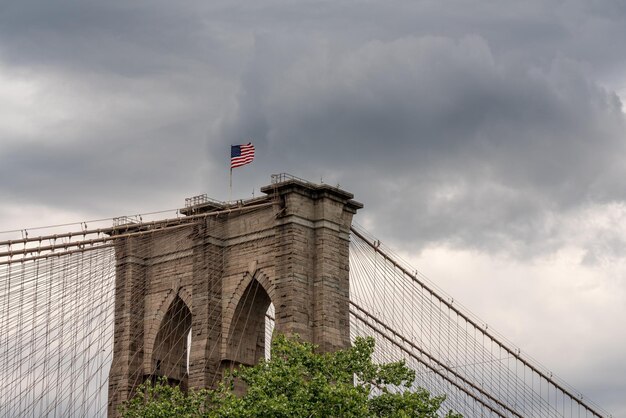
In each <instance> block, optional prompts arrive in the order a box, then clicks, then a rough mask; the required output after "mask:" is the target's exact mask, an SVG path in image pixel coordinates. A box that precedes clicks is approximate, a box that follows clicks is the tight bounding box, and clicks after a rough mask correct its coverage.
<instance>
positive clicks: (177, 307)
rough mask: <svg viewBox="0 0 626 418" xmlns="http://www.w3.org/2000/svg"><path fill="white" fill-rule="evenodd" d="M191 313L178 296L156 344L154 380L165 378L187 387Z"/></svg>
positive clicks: (164, 319)
mask: <svg viewBox="0 0 626 418" xmlns="http://www.w3.org/2000/svg"><path fill="white" fill-rule="evenodd" d="M190 330H191V311H190V309H189V307H188V306H187V305H186V304H185V302H184V301H183V300H182V299H181V298H180V296H178V295H177V296H176V297H175V298H174V300H173V301H172V303H171V304H170V307H169V308H168V310H167V312H166V314H165V316H164V317H163V321H162V322H161V326H160V328H159V332H158V333H157V336H156V340H155V342H154V351H153V354H152V376H151V377H152V378H156V377H161V376H165V377H167V378H168V381H169V382H170V383H171V384H180V385H181V386H182V387H183V388H186V387H187V374H188V373H187V350H188V346H187V345H188V336H189V331H190Z"/></svg>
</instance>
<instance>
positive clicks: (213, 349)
mask: <svg viewBox="0 0 626 418" xmlns="http://www.w3.org/2000/svg"><path fill="white" fill-rule="evenodd" d="M261 191H262V192H263V193H264V194H265V196H263V197H261V198H256V199H251V200H248V201H242V202H238V204H236V205H232V204H230V205H229V204H225V203H218V202H209V201H208V200H207V201H204V202H199V203H198V204H195V205H191V206H189V207H186V208H185V209H184V210H182V211H181V212H183V213H184V214H185V215H186V216H185V217H183V218H181V220H180V223H179V224H178V225H176V226H174V227H168V228H162V229H157V228H153V230H152V231H151V230H150V227H147V226H144V225H137V226H135V227H130V229H133V228H134V229H136V230H137V232H145V233H143V234H134V235H133V236H132V237H129V238H125V239H120V240H119V241H120V243H119V244H117V246H116V248H115V251H116V260H117V264H116V287H115V328H114V349H113V363H112V366H111V371H110V374H109V407H108V408H109V416H116V415H117V412H116V411H117V408H118V406H119V405H120V404H121V403H122V402H123V401H125V400H126V399H128V398H129V397H130V396H132V394H133V391H134V389H135V387H136V386H137V385H138V384H140V383H141V382H143V381H144V380H146V379H154V378H156V377H158V376H167V377H168V379H169V380H170V381H171V382H172V383H177V384H181V385H182V386H183V387H210V386H212V385H214V384H215V383H216V382H217V381H218V380H219V379H220V378H221V372H222V371H223V370H224V368H230V367H233V366H234V365H237V364H254V363H256V362H257V361H258V360H259V359H260V358H262V357H263V356H264V350H265V325H266V324H265V321H266V312H267V310H268V307H269V306H270V303H273V305H274V308H275V330H277V331H278V332H282V333H286V334H292V333H298V334H299V335H300V336H301V338H302V339H304V340H306V341H310V342H313V343H315V344H318V345H319V346H320V349H321V350H324V351H330V350H336V349H340V348H343V347H346V346H348V345H349V344H350V332H349V331H350V329H349V328H350V322H349V283H348V251H349V233H350V225H351V222H352V216H353V215H354V214H355V213H356V211H357V209H360V208H361V207H362V205H361V204H360V203H358V202H356V201H354V200H352V198H353V195H352V194H350V193H348V192H346V191H343V190H340V189H339V188H335V187H331V186H329V185H325V184H321V185H318V184H312V183H309V182H306V181H303V180H300V179H296V178H292V177H287V176H283V175H281V176H273V178H272V184H271V185H269V186H265V187H263V188H262V189H261ZM190 331H191V337H189V334H190ZM189 341H190V344H189ZM188 345H189V346H188Z"/></svg>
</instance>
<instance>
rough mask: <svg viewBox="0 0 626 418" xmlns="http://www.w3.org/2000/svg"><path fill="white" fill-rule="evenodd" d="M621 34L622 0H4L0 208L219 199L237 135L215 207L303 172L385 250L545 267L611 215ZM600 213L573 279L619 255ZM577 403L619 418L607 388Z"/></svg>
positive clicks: (624, 22) (616, 174) (620, 124)
mask: <svg viewBox="0 0 626 418" xmlns="http://www.w3.org/2000/svg"><path fill="white" fill-rule="evenodd" d="M624 39H626V3H624V2H623V1H622V0H605V1H595V2H585V1H581V0H564V1H559V2H551V1H545V0H543V1H539V0H536V1H535V0H529V1H512V0H511V1H507V0H505V1H498V2H489V1H466V0H451V1H446V2H441V1H440V0H423V1H384V2H383V1H379V2H360V1H328V2H312V1H301V2H285V1H264V2H262V3H259V2H252V1H250V2H245V1H232V0H228V1H211V2H205V1H195V2H194V1H192V2H170V1H156V2H155V1H138V2H116V1H107V2H103V1H69V0H59V1H54V2H50V1H45V0H41V1H30V0H24V1H14V2H4V3H3V4H2V5H0V93H2V92H3V91H5V90H3V87H5V86H3V83H7V84H8V85H9V87H12V88H14V87H15V86H14V85H13V83H14V79H16V77H17V78H18V79H20V80H22V81H25V87H24V88H25V89H26V90H27V91H26V93H24V97H26V99H24V100H23V101H19V100H18V101H19V103H17V104H15V103H13V102H12V100H14V98H12V97H10V95H8V94H7V95H5V96H3V97H0V109H4V108H8V112H6V113H0V201H2V202H3V204H5V205H11V204H12V205H22V204H24V205H33V206H35V207H37V205H46V206H49V207H53V208H56V209H59V210H61V211H62V210H65V209H75V208H77V207H78V208H86V209H85V212H86V213H92V214H94V216H97V217H103V216H117V215H120V214H123V213H133V212H136V211H146V210H148V211H149V210H154V209H164V208H170V207H173V206H177V205H180V204H181V203H182V198H183V197H186V196H189V195H191V194H196V193H202V192H204V191H207V192H209V194H210V195H211V196H212V197H215V198H218V199H219V198H222V199H224V198H226V196H227V195H228V192H227V184H228V180H227V176H228V174H227V173H228V168H227V167H228V159H227V158H228V157H227V156H228V146H229V144H232V143H242V142H244V141H247V140H248V139H250V138H251V139H252V140H253V141H254V143H255V144H256V145H257V159H256V160H255V162H254V164H253V165H252V166H246V167H244V168H241V169H238V170H237V171H236V173H235V196H237V195H242V194H243V193H242V191H243V190H252V189H253V187H258V186H259V185H261V184H264V183H265V182H267V181H268V180H269V174H270V173H273V172H277V171H287V172H291V173H293V174H295V175H299V176H301V177H307V178H309V179H311V180H315V181H317V180H318V179H320V177H321V178H323V180H324V181H326V182H332V183H333V184H336V183H340V184H341V186H343V187H345V188H346V189H348V190H351V191H353V192H354V193H355V195H356V197H357V199H359V200H361V201H363V202H364V203H365V204H366V210H364V211H362V212H361V215H360V217H359V219H361V220H363V219H365V220H366V221H367V222H368V224H369V225H370V226H371V228H372V229H374V231H373V232H375V233H376V234H377V235H379V236H380V237H381V238H383V239H384V240H388V241H390V242H395V244H397V243H398V242H401V243H402V244H403V248H405V249H418V250H419V249H422V248H425V247H428V246H429V245H435V246H436V245H438V244H450V245H453V246H456V247H457V248H461V249H467V248H478V249H480V250H486V251H488V252H489V253H493V252H496V251H500V252H504V253H506V254H509V255H513V256H517V257H519V258H518V259H522V257H526V256H528V255H535V254H550V252H551V251H553V250H554V251H556V250H558V249H559V248H562V247H563V246H564V245H565V243H566V242H567V241H568V239H569V238H570V236H572V235H575V233H576V231H577V228H578V227H579V225H576V224H575V223H576V220H577V219H578V218H577V217H576V216H583V215H584V214H585V213H586V212H585V211H586V210H593V208H594V207H596V206H600V205H607V204H608V205H614V206H615V207H616V208H618V209H619V208H622V209H623V206H624V205H625V204H626V202H625V200H626V190H625V186H624V181H623V179H624V178H625V174H626V173H624V167H626V164H625V163H626V161H624V160H625V157H624V156H626V153H625V151H626V150H625V149H624V147H625V145H626V143H625V141H626V138H625V134H624V133H625V127H624V124H625V122H624V115H623V113H622V112H621V110H620V107H621V103H620V101H619V99H618V98H617V96H616V95H615V93H614V92H613V90H615V89H618V88H623V87H624V86H625V85H626V78H625V76H624V74H626V53H625V52H624V47H623V42H624ZM31 82H32V85H31ZM18 87H19V86H18ZM14 90H15V88H14ZM17 90H19V89H17ZM12 94H18V95H19V92H18V93H15V92H13V93H12ZM57 113H58V114H57ZM11 114H20V115H23V116H24V117H23V118H20V121H21V122H20V121H15V120H10V121H6V126H3V125H2V121H3V117H5V118H6V117H7V116H6V115H11ZM48 114H50V117H49V118H47V119H46V118H44V119H45V120H44V121H43V122H42V121H41V120H39V119H38V118H39V116H41V115H48ZM59 115H60V116H59ZM22 119H23V120H22ZM23 121H27V122H23ZM28 121H30V123H28ZM18 122H19V123H18ZM20 123H22V124H24V126H21V125H20ZM8 213H14V211H8ZM581 213H582V215H581ZM617 213H618V214H617V215H615V218H614V219H613V218H611V219H609V220H608V221H607V222H606V225H605V226H604V227H603V228H600V229H598V230H596V231H595V233H594V234H589V235H588V236H586V237H585V239H583V240H582V242H583V243H584V245H585V250H586V251H587V253H586V257H585V258H584V262H585V263H588V264H591V265H593V264H598V263H602V262H603V260H605V259H606V258H607V257H609V258H612V259H620V257H623V256H624V251H626V243H625V242H624V240H623V238H622V237H623V234H620V233H619V232H620V231H619V229H617V228H615V225H619V224H621V223H623V222H622V219H623V214H622V212H620V210H617ZM564 220H565V221H564ZM33 222H36V223H40V220H33ZM26 226H29V225H15V227H16V228H19V227H26ZM616 280H617V279H616ZM619 288H620V289H621V288H623V286H622V285H620V287H619ZM528 315H529V316H531V315H534V313H532V312H528ZM535 319H536V318H535ZM536 320H538V321H539V320H540V319H536ZM598 332H599V331H598ZM614 334H615V333H614V330H610V331H607V332H606V333H604V334H603V335H614ZM589 340H592V338H590V339H589ZM585 343H588V344H589V347H591V345H592V344H593V343H592V342H585ZM593 348H594V349H595V352H599V350H603V349H604V348H598V346H597V345H596V346H594V347H593ZM619 361H620V353H617V354H611V355H610V356H608V357H607V359H606V360H603V361H600V360H599V361H597V362H595V363H593V365H594V366H598V365H599V366H600V367H599V370H602V371H604V370H615V368H614V367H612V366H613V363H615V362H619ZM603 364H609V365H611V367H609V366H606V367H605V366H603ZM607 373H609V372H607ZM591 374H593V373H591ZM617 375H619V374H617ZM598 376H600V374H598ZM600 378H603V376H601V377H599V378H598V377H593V378H592V377H589V379H587V380H585V382H590V383H589V384H596V383H597V380H598V379H600ZM613 383H615V385H613V386H614V387H615V388H616V389H615V390H611V389H610V388H608V386H611V385H612V384H613ZM599 386H600V387H601V388H602V391H604V394H602V395H603V397H604V398H605V399H609V400H610V401H607V404H608V402H615V404H616V405H618V406H616V407H615V409H619V408H620V406H619V405H622V406H621V408H622V410H623V408H624V407H623V401H622V400H621V398H622V392H623V391H620V387H621V386H623V384H621V386H620V384H619V382H613V381H610V382H609V383H608V384H607V383H606V382H603V383H602V384H599ZM607 388H608V389H607ZM581 389H583V390H584V389H585V388H584V387H581Z"/></svg>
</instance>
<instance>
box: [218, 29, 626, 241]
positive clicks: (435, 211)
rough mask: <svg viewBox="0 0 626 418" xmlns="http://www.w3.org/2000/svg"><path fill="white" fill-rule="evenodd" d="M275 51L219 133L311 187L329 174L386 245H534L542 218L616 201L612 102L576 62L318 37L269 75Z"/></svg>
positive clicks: (454, 45)
mask: <svg viewBox="0 0 626 418" xmlns="http://www.w3.org/2000/svg"><path fill="white" fill-rule="evenodd" d="M277 44H278V42H275V41H273V40H267V39H259V40H258V42H257V44H256V48H257V49H258V50H257V52H256V54H255V57H256V59H255V60H253V61H252V62H251V64H250V66H251V68H254V69H255V71H254V72H251V74H252V76H251V77H250V79H245V80H244V84H243V92H242V94H241V96H240V102H239V109H238V112H237V113H236V117H235V118H234V120H232V121H230V123H229V124H227V125H226V127H225V128H224V131H223V136H224V137H226V138H229V139H231V140H235V139H236V138H241V137H247V136H251V137H255V138H256V139H259V140H260V141H261V143H262V144H263V145H264V147H265V148H266V152H267V154H269V155H280V156H282V158H283V159H284V160H283V161H286V162H287V165H289V166H290V169H291V168H293V169H294V170H299V171H300V172H303V171H304V172H305V173H306V174H307V175H308V176H310V177H312V178H317V177H318V176H317V175H318V174H323V173H325V172H333V171H337V170H339V171H340V173H341V174H340V178H341V179H342V180H343V181H344V182H349V183H350V184H351V188H353V189H355V192H356V193H357V196H359V197H360V198H361V199H362V200H364V201H365V202H367V203H368V204H369V205H370V206H374V209H375V211H376V212H378V213H379V214H383V213H384V214H385V216H384V218H385V219H388V220H391V221H390V222H386V223H385V228H386V229H387V230H391V231H390V233H391V235H393V236H394V237H395V238H396V239H397V238H399V237H404V238H405V239H406V240H407V241H411V242H412V243H414V244H415V243H420V242H421V243H432V242H433V241H446V242H450V243H453V244H456V245H461V246H470V247H472V246H476V247H479V248H484V247H487V248H489V249H491V250H493V249H494V248H499V247H503V246H504V247H505V249H509V248H506V247H510V246H511V245H512V244H518V243H521V244H530V245H534V244H535V243H536V242H537V241H541V240H546V239H547V238H548V237H549V236H550V235H552V234H553V232H554V231H551V230H550V225H549V220H550V216H551V214H553V213H555V212H557V213H564V212H568V211H570V210H575V209H579V208H581V207H582V206H584V205H586V204H588V203H590V202H596V203H605V202H610V201H621V200H622V199H624V197H626V189H624V186H623V185H621V184H620V182H618V181H616V180H617V179H619V178H623V176H624V174H625V173H624V169H623V167H624V155H626V154H625V153H624V151H625V149H624V147H625V143H624V132H625V131H624V127H625V124H624V116H623V114H622V112H621V103H620V101H619V99H618V98H617V96H616V95H615V94H614V93H611V92H609V91H607V90H605V89H603V88H601V87H599V86H598V85H597V84H595V83H594V82H593V81H592V80H590V79H589V78H588V77H587V76H586V75H585V73H584V72H583V71H582V70H581V69H580V67H579V65H578V64H577V63H576V62H574V61H571V60H567V59H562V58H555V59H554V60H553V62H552V63H551V64H550V66H549V68H545V69H541V68H536V67H525V68H524V67H523V68H520V67H517V66H515V67H512V66H509V65H507V64H506V63H503V62H502V60H501V59H500V57H498V56H496V55H494V54H493V52H492V51H491V49H490V48H489V45H488V44H487V43H486V42H485V41H484V40H483V39H482V38H480V37H475V36H472V37H467V38H463V39H460V40H455V39H449V38H441V37H424V38H413V37H411V38H405V39H399V40H395V41H392V42H380V41H373V42H370V43H367V44H365V45H364V46H362V47H360V48H358V49H356V50H352V51H342V50H336V49H333V47H332V46H330V43H329V42H328V41H327V40H320V41H319V43H318V44H315V45H308V46H307V48H306V49H304V50H301V51H299V52H296V51H294V50H292V49H287V51H288V52H289V54H288V55H289V56H290V60H289V61H288V62H287V63H286V65H284V66H280V67H279V66H273V65H271V64H270V63H273V62H274V57H275V56H276V55H278V53H277V51H276V48H277V46H276V45H277ZM280 47H282V48H285V45H280ZM284 52H285V49H283V53H284ZM283 63H285V62H284V61H283ZM233 113H235V112H233ZM364 178H366V179H367V182H365V183H364V182H362V181H360V180H362V179H364ZM407 224H409V225H411V228H407V226H406V225H407ZM543 250H545V248H541V249H539V251H543Z"/></svg>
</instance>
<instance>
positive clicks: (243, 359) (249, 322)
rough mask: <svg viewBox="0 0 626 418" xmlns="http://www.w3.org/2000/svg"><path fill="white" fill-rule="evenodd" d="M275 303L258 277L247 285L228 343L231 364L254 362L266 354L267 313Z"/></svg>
mask: <svg viewBox="0 0 626 418" xmlns="http://www.w3.org/2000/svg"><path fill="white" fill-rule="evenodd" d="M271 302H272V301H271V299H270V297H269V295H268V294H267V292H266V291H265V289H264V288H263V286H261V284H260V283H259V282H258V281H257V280H256V279H254V280H252V281H251V282H250V284H249V285H248V286H247V287H246V290H245V291H244V292H243V294H242V297H241V299H240V300H239V303H238V305H237V307H236V308H235V312H234V315H233V319H232V325H231V328H230V333H229V335H228V341H227V345H226V351H227V353H226V360H228V361H230V362H231V364H247V365H253V364H256V363H258V361H259V360H260V359H261V358H263V357H264V356H265V327H266V321H267V318H266V317H265V314H266V312H267V310H268V308H269V306H270V304H271Z"/></svg>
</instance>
